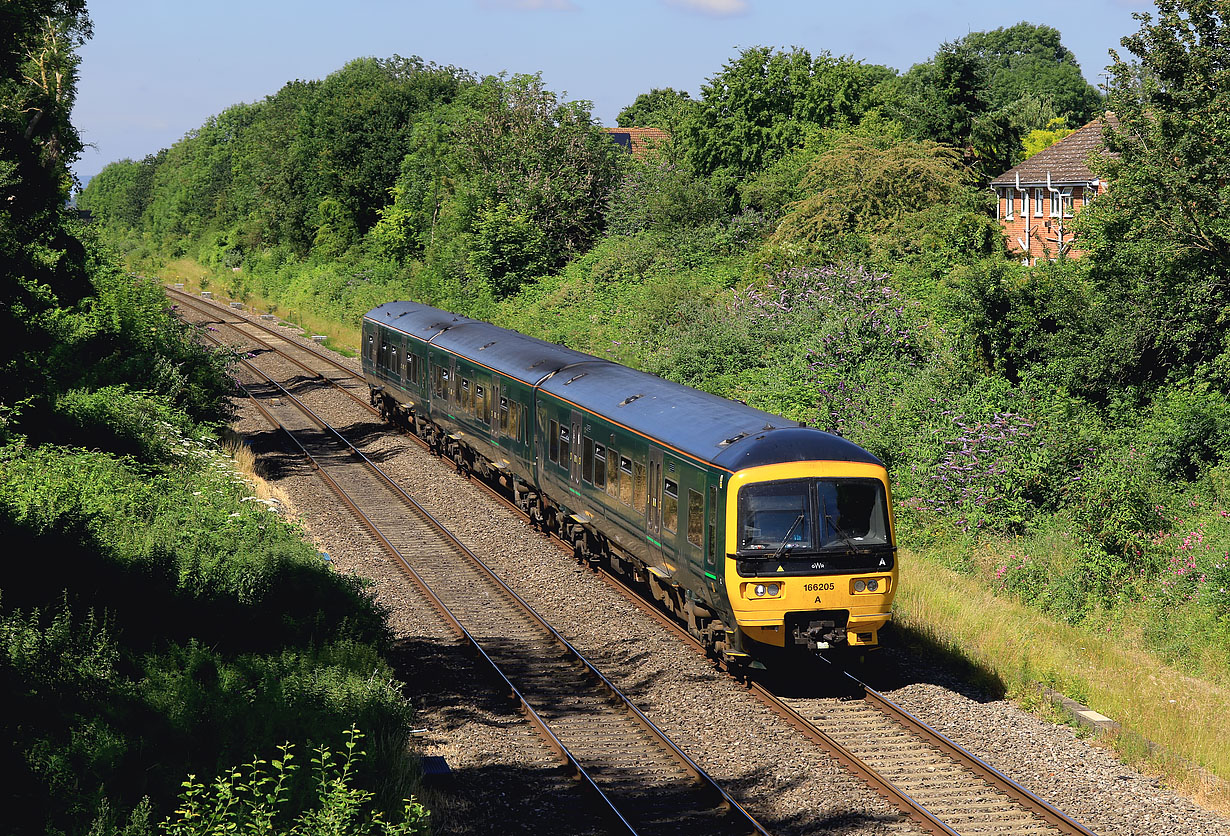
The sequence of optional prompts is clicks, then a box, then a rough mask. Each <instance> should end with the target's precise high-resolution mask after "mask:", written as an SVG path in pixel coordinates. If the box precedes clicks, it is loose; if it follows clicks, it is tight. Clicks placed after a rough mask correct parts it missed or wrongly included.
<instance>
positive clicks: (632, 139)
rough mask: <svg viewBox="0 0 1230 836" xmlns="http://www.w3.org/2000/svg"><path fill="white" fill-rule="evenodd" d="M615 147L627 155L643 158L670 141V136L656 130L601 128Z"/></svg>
mask: <svg viewBox="0 0 1230 836" xmlns="http://www.w3.org/2000/svg"><path fill="white" fill-rule="evenodd" d="M602 130H604V131H606V132H607V133H608V134H610V135H611V139H612V140H614V141H615V143H616V144H617V145H620V146H622V147H623V148H624V149H625V150H626V151H628V153H630V154H632V155H633V156H636V157H643V156H645V154H647V153H648V152H649V151H650V150H652V149H654V148H659V147H661V146H662V145H663V144H665V143H667V142H669V141H670V138H671V135H670V134H668V133H667V132H666V131H662V130H659V129H657V128H603V129H602Z"/></svg>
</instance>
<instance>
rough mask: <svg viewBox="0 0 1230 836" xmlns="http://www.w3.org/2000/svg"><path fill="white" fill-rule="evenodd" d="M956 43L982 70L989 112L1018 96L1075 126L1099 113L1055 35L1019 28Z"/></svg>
mask: <svg viewBox="0 0 1230 836" xmlns="http://www.w3.org/2000/svg"><path fill="white" fill-rule="evenodd" d="M961 42H962V43H963V44H964V45H965V46H966V47H968V48H969V49H970V50H971V51H973V53H974V54H976V55H978V56H979V57H981V58H982V60H983V61H984V62H985V63H986V65H987V67H988V70H989V73H988V76H989V77H988V89H987V102H988V104H989V105H990V107H991V108H992V109H998V108H1002V107H1005V106H1006V105H1009V104H1011V103H1012V102H1015V101H1017V100H1018V99H1020V98H1021V97H1022V96H1026V95H1033V96H1039V97H1042V98H1045V99H1047V100H1048V101H1049V102H1050V103H1051V105H1052V107H1053V108H1054V110H1055V115H1056V116H1058V117H1061V118H1065V119H1067V120H1068V121H1069V122H1070V124H1073V125H1077V126H1080V125H1084V124H1085V123H1087V122H1088V121H1089V120H1090V119H1092V118H1093V117H1094V116H1096V115H1097V114H1098V112H1099V111H1100V109H1101V105H1102V94H1101V93H1099V92H1098V90H1097V88H1095V87H1094V86H1093V85H1092V84H1090V83H1089V82H1087V81H1086V80H1085V78H1084V76H1083V75H1082V74H1081V68H1080V64H1079V63H1077V60H1076V56H1075V55H1073V54H1072V51H1071V50H1070V49H1068V48H1067V47H1065V46H1064V45H1063V44H1062V43H1061V42H1060V34H1059V30H1058V29H1055V28H1053V27H1050V26H1038V25H1035V24H1032V23H1024V22H1022V23H1018V24H1016V25H1015V26H1008V27H1002V28H999V29H994V30H992V31H990V32H971V33H970V34H968V35H966V36H965V37H964V38H962V39H961ZM1039 127H1040V126H1039Z"/></svg>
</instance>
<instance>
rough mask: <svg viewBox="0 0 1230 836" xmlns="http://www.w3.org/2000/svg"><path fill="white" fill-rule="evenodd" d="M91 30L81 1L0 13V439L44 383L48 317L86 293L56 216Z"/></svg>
mask: <svg viewBox="0 0 1230 836" xmlns="http://www.w3.org/2000/svg"><path fill="white" fill-rule="evenodd" d="M90 31H91V29H90V19H89V17H87V15H86V11H85V3H84V0H13V2H6V3H3V4H0V434H2V433H3V432H4V429H5V425H7V423H8V422H9V420H10V419H11V418H12V417H13V414H14V412H15V411H16V410H17V409H19V408H20V407H19V404H20V403H21V402H22V401H23V400H24V399H26V398H27V397H29V396H30V395H31V394H32V393H33V392H37V391H40V390H41V388H42V386H43V384H44V383H45V381H43V380H41V377H42V376H43V375H44V374H45V363H46V356H47V353H48V351H49V350H50V348H51V346H52V345H53V344H54V341H55V336H54V334H53V329H54V328H55V323H54V322H52V321H51V313H52V312H53V311H54V310H55V309H56V308H57V307H58V306H60V305H72V304H75V303H76V302H78V301H80V300H81V299H82V298H84V297H85V296H86V295H87V294H88V293H89V290H90V284H89V279H88V277H87V275H86V272H85V252H84V250H83V249H82V247H81V244H80V242H78V241H77V240H76V239H75V238H74V237H73V236H72V235H71V234H70V232H69V229H68V224H67V220H66V218H65V210H64V203H65V201H66V200H67V198H68V196H69V187H70V184H71V183H72V176H71V175H70V173H69V169H68V166H69V164H70V163H71V162H72V161H73V160H74V159H75V158H76V156H77V154H78V152H80V150H81V140H80V138H79V137H78V135H77V132H76V130H75V129H74V128H73V126H72V123H71V122H70V121H69V115H70V112H71V110H72V105H73V101H74V99H75V98H76V85H77V66H78V63H79V61H80V59H79V58H78V56H77V54H76V51H75V50H76V48H77V47H78V46H80V45H81V44H82V43H84V41H85V40H86V39H87V38H88V37H89V36H90Z"/></svg>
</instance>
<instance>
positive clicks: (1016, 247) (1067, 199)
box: [991, 113, 1114, 264]
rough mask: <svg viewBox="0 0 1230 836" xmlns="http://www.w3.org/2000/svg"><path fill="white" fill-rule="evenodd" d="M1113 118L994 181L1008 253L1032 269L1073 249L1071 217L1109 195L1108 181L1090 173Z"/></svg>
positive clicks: (1081, 131)
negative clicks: (1091, 162)
mask: <svg viewBox="0 0 1230 836" xmlns="http://www.w3.org/2000/svg"><path fill="white" fill-rule="evenodd" d="M1108 118H1109V119H1113V118H1114V116H1113V115H1112V114H1109V113H1108V114H1107V115H1106V116H1105V117H1099V118H1097V119H1094V120H1093V121H1092V122H1090V123H1089V124H1088V125H1085V126H1084V127H1083V128H1080V129H1079V130H1077V131H1076V132H1074V133H1071V134H1068V135H1067V136H1066V137H1064V138H1063V139H1061V140H1059V142H1056V143H1055V144H1054V145H1051V146H1050V147H1048V148H1045V149H1043V150H1041V151H1039V152H1038V153H1037V154H1034V155H1033V156H1032V157H1030V158H1029V159H1028V160H1026V161H1025V162H1023V163H1021V164H1020V165H1018V166H1016V167H1014V168H1010V169H1008V170H1007V171H1005V172H1004V173H1003V174H1001V175H1000V176H998V177H996V178H995V179H994V180H992V181H991V188H992V189H994V190H995V194H996V197H997V198H998V204H997V206H996V211H995V217H996V218H997V219H998V220H999V223H1000V227H1001V228H1002V229H1003V231H1004V235H1005V236H1007V238H1008V249H1009V251H1010V252H1012V253H1014V254H1015V255H1017V256H1019V257H1020V258H1022V259H1023V260H1024V261H1025V262H1026V263H1029V264H1032V263H1034V262H1036V261H1037V260H1038V259H1039V258H1043V259H1055V258H1058V257H1059V255H1060V254H1061V253H1063V254H1066V255H1070V256H1079V255H1080V252H1079V251H1076V250H1073V249H1072V225H1071V222H1072V218H1074V217H1075V216H1076V213H1077V212H1079V211H1080V210H1081V208H1082V207H1084V206H1085V204H1087V203H1088V202H1089V201H1091V200H1093V199H1094V197H1096V196H1097V195H1099V194H1101V193H1102V192H1104V191H1106V181H1105V180H1100V179H1099V178H1098V176H1097V175H1096V174H1094V173H1093V172H1092V171H1091V170H1090V169H1089V162H1088V160H1089V157H1090V155H1091V154H1092V153H1094V152H1095V151H1098V150H1100V149H1101V148H1102V126H1103V124H1104V123H1105V121H1106V119H1108Z"/></svg>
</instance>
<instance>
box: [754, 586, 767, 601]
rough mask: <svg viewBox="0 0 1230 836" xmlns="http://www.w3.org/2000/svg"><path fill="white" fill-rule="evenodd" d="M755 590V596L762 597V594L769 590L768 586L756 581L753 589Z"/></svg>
mask: <svg viewBox="0 0 1230 836" xmlns="http://www.w3.org/2000/svg"><path fill="white" fill-rule="evenodd" d="M755 591H756V597H757V598H763V597H764V595H765V593H766V592H768V591H769V588H768V587H767V586H765V585H764V584H762V583H758V584H756V590H755Z"/></svg>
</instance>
